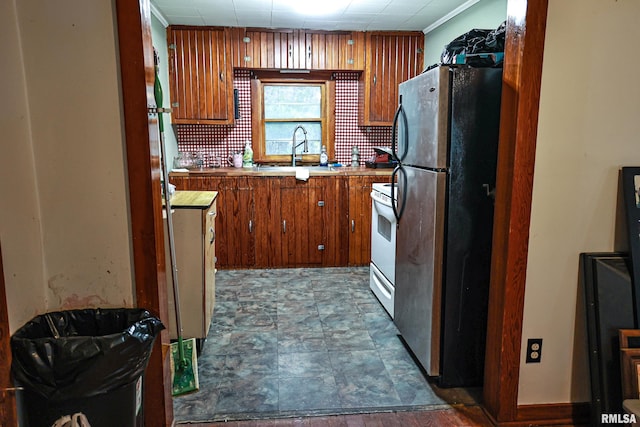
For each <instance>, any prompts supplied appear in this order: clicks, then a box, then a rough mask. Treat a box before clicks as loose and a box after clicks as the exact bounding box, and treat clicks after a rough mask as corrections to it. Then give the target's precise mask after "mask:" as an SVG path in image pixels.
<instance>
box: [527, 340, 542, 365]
mask: <svg viewBox="0 0 640 427" xmlns="http://www.w3.org/2000/svg"><path fill="white" fill-rule="evenodd" d="M541 358H542V338H529V339H528V340H527V361H526V362H527V363H540V359H541Z"/></svg>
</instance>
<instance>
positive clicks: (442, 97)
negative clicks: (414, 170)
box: [397, 66, 450, 169]
mask: <svg viewBox="0 0 640 427" xmlns="http://www.w3.org/2000/svg"><path fill="white" fill-rule="evenodd" d="M449 87H450V71H449V67H446V66H442V67H437V68H433V69H431V70H429V71H427V72H425V73H423V74H420V75H419V76H416V77H414V78H412V79H409V80H407V81H406V82H403V83H401V84H400V86H399V103H401V104H402V108H403V109H404V112H405V114H406V119H407V120H406V123H407V124H406V125H405V122H404V120H399V121H398V127H397V128H398V148H397V152H398V156H399V157H400V160H401V161H402V163H403V164H405V165H411V166H418V167H426V168H435V169H442V168H446V167H447V151H448V148H447V145H448V143H447V141H448V137H449V110H448V109H449V97H450V89H449ZM405 126H406V127H405Z"/></svg>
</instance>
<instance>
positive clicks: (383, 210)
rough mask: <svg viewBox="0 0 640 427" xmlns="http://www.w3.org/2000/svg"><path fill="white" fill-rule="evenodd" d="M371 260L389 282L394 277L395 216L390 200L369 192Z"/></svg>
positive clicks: (392, 282)
mask: <svg viewBox="0 0 640 427" xmlns="http://www.w3.org/2000/svg"><path fill="white" fill-rule="evenodd" d="M371 199H372V208H371V262H372V263H374V264H375V265H376V267H378V270H380V272H381V273H382V274H383V275H384V276H385V277H386V278H387V280H388V281H389V282H391V284H394V283H395V279H396V217H395V215H394V214H393V208H392V207H391V202H390V201H386V200H383V199H382V198H380V197H379V196H378V195H377V193H376V192H371Z"/></svg>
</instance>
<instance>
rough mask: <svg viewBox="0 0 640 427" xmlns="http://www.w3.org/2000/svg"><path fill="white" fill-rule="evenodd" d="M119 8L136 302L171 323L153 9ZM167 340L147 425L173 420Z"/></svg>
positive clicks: (154, 376)
mask: <svg viewBox="0 0 640 427" xmlns="http://www.w3.org/2000/svg"><path fill="white" fill-rule="evenodd" d="M116 11H117V26H118V42H119V53H120V75H121V77H120V78H121V84H122V98H123V107H124V129H125V139H126V153H127V154H126V155H127V171H128V179H129V203H130V213H131V234H132V249H133V265H134V275H135V278H134V280H135V289H136V305H137V306H138V307H142V308H146V309H147V310H149V311H150V312H151V313H153V314H154V315H155V316H158V317H159V318H160V319H161V320H162V322H163V323H164V324H165V325H168V324H169V322H168V304H167V285H166V277H165V258H164V238H163V236H164V233H163V223H162V200H161V192H160V157H159V134H158V129H157V120H156V119H155V118H154V117H150V116H149V115H148V114H147V107H148V106H154V105H155V101H154V100H153V82H154V65H153V45H152V41H151V11H150V6H149V1H148V0H140V1H139V2H138V1H135V2H132V1H128V0H116ZM168 343H169V336H168V334H167V332H166V331H163V332H162V333H161V335H160V337H159V339H157V340H156V342H155V345H154V349H153V353H152V354H151V358H150V361H149V366H148V368H147V371H146V373H145V376H144V414H145V425H146V426H169V425H171V424H172V422H173V402H172V398H171V389H170V384H171V380H170V371H169V363H168V361H167V357H166V356H165V355H163V351H162V348H163V344H168Z"/></svg>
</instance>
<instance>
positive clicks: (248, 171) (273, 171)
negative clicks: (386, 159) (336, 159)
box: [169, 166, 393, 177]
mask: <svg viewBox="0 0 640 427" xmlns="http://www.w3.org/2000/svg"><path fill="white" fill-rule="evenodd" d="M301 167H304V166H301ZM287 169H290V170H287ZM308 170H309V176H389V175H391V173H392V172H393V169H377V168H367V167H365V166H360V167H351V166H341V167H337V168H333V169H331V168H325V167H309V168H308ZM295 174H296V172H295V170H294V169H293V168H291V167H284V168H282V169H280V170H278V169H277V168H271V167H268V166H265V167H257V168H256V167H252V168H233V167H223V168H203V169H197V170H189V171H187V172H183V171H175V170H174V171H172V172H170V173H169V176H170V177H196V176H295Z"/></svg>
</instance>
